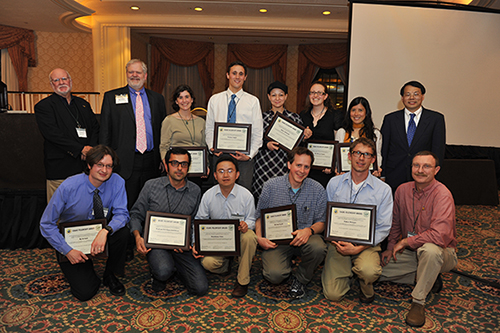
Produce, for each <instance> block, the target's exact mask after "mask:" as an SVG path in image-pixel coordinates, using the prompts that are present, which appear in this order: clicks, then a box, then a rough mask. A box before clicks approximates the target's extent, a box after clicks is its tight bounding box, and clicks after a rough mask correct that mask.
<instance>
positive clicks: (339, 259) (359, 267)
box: [321, 244, 382, 302]
mask: <svg viewBox="0 0 500 333" xmlns="http://www.w3.org/2000/svg"><path fill="white" fill-rule="evenodd" d="M380 250H381V249H380V246H378V245H377V246H373V247H369V248H367V249H365V250H364V251H362V252H361V253H359V254H357V255H354V256H344V255H342V254H340V253H338V252H337V249H336V247H335V245H332V244H328V253H327V255H326V259H325V267H324V268H323V273H322V274H321V283H322V284H323V294H324V295H325V297H326V298H327V299H329V300H332V301H335V302H338V301H340V300H341V299H342V298H343V297H344V295H345V294H346V293H347V292H348V291H349V289H350V288H351V284H350V279H351V278H352V276H353V273H355V274H356V275H357V276H358V278H359V285H360V288H361V292H362V293H363V294H364V295H365V296H366V297H367V298H369V297H372V296H373V295H374V291H373V282H375V281H376V280H377V279H378V277H379V276H380V273H382V267H381V266H380V256H379V252H380Z"/></svg>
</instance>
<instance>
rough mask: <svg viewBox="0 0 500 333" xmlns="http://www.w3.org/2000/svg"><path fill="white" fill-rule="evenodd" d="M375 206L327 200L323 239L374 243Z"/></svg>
mask: <svg viewBox="0 0 500 333" xmlns="http://www.w3.org/2000/svg"><path fill="white" fill-rule="evenodd" d="M376 216H377V207H376V206H374V205H360V204H349V203H340V202H328V205H327V212H326V217H327V220H326V221H327V222H326V229H325V239H326V240H327V241H345V242H351V243H355V244H362V245H372V246H373V245H375V218H376Z"/></svg>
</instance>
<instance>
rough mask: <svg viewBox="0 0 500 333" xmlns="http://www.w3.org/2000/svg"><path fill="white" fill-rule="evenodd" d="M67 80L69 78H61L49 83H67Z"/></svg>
mask: <svg viewBox="0 0 500 333" xmlns="http://www.w3.org/2000/svg"><path fill="white" fill-rule="evenodd" d="M68 80H69V78H67V77H62V78H60V79H52V80H51V81H52V82H54V83H57V82H59V81H61V82H62V81H68Z"/></svg>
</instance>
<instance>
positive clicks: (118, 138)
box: [99, 86, 167, 180]
mask: <svg viewBox="0 0 500 333" xmlns="http://www.w3.org/2000/svg"><path fill="white" fill-rule="evenodd" d="M122 94H126V95H127V96H128V103H125V104H116V102H115V96H116V95H122ZM146 95H147V96H148V102H149V106H150V108H151V122H152V124H151V125H152V128H153V143H154V147H153V151H154V155H155V164H157V165H158V166H159V165H160V150H159V146H160V129H161V123H162V121H163V119H164V118H165V116H166V113H167V112H166V108H165V99H164V98H163V96H162V95H160V94H158V93H157V92H154V91H152V90H149V89H146ZM135 135H136V128H135V114H134V110H133V107H132V101H131V100H130V94H129V88H128V86H125V87H122V88H119V89H114V90H110V91H108V92H106V93H105V94H104V99H103V101H102V107H101V131H100V135H99V143H100V144H103V145H106V146H109V147H111V148H113V149H114V150H115V151H116V153H117V154H118V157H119V158H120V167H119V168H118V169H117V170H115V171H116V172H117V173H119V174H120V176H122V177H123V178H124V179H125V180H127V179H128V178H130V176H131V175H132V167H133V165H134V154H135Z"/></svg>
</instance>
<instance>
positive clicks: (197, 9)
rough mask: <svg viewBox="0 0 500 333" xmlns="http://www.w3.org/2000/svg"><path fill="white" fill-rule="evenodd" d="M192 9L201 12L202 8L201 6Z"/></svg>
mask: <svg viewBox="0 0 500 333" xmlns="http://www.w3.org/2000/svg"><path fill="white" fill-rule="evenodd" d="M194 10H196V11H197V12H201V11H202V10H203V8H201V7H194Z"/></svg>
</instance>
